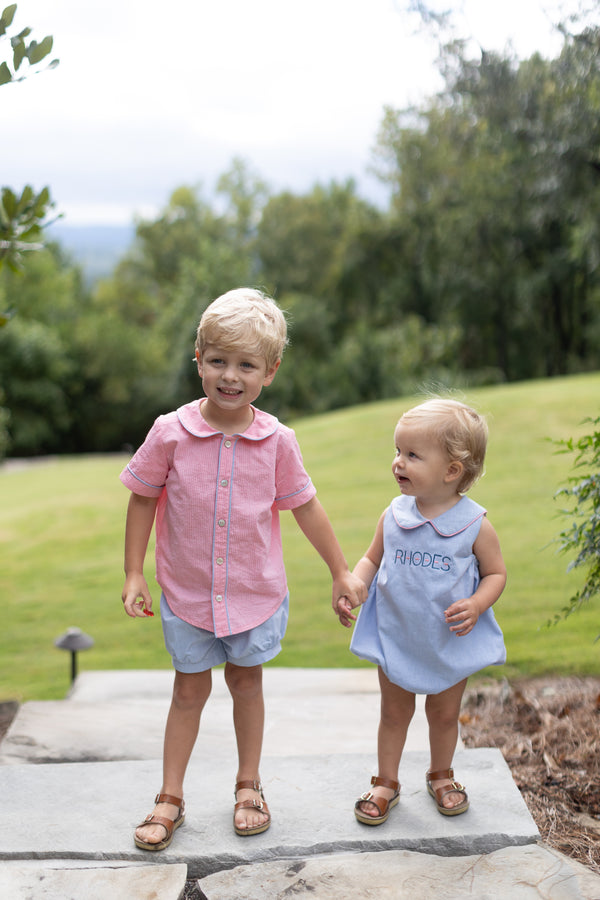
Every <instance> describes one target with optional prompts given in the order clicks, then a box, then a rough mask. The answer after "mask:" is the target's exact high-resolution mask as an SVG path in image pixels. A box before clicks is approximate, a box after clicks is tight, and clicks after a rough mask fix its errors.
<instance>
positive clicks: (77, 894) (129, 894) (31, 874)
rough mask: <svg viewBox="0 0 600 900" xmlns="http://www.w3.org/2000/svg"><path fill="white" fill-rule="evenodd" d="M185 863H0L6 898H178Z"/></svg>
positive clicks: (0, 885)
mask: <svg viewBox="0 0 600 900" xmlns="http://www.w3.org/2000/svg"><path fill="white" fill-rule="evenodd" d="M186 878H187V866H185V865H181V864H175V865H170V866H168V865H152V866H149V865H145V866H132V865H127V866H120V865H115V864H113V865H111V866H110V867H108V866H105V865H100V866H99V865H89V864H88V865H86V864H85V863H83V864H79V865H74V864H73V863H72V861H70V860H55V861H54V862H53V864H52V863H50V862H45V863H39V862H2V863H0V897H4V898H6V900H68V898H81V900H83V898H85V900H109V898H111V900H151V898H156V900H159V898H160V900H179V898H180V897H182V896H183V892H184V890H185V883H186Z"/></svg>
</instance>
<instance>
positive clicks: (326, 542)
mask: <svg viewBox="0 0 600 900" xmlns="http://www.w3.org/2000/svg"><path fill="white" fill-rule="evenodd" d="M292 512H293V514H294V518H295V519H296V522H297V523H298V525H299V526H300V529H301V530H302V532H303V533H304V534H305V535H306V537H307V538H308V540H309V541H310V542H311V544H312V545H313V547H314V548H315V550H316V551H317V552H318V554H319V555H320V556H321V557H322V559H323V560H324V561H325V562H326V563H327V566H328V568H329V571H330V572H331V577H332V579H333V589H332V596H333V604H334V608H335V603H336V602H337V601H338V600H339V599H340V598H341V597H346V598H347V599H348V600H349V602H350V604H351V608H353V607H355V606H359V605H360V604H361V603H364V601H365V600H366V597H367V589H366V587H365V585H364V583H363V582H362V581H361V580H360V579H359V578H357V577H356V576H355V575H353V574H352V573H351V572H350V569H349V568H348V563H347V562H346V560H345V558H344V554H343V553H342V548H341V547H340V545H339V543H338V540H337V538H336V536H335V534H334V531H333V528H332V526H331V522H330V521H329V519H328V518H327V513H326V512H325V510H324V509H323V507H322V506H321V503H320V502H319V500H317V498H316V497H313V498H312V499H311V500H309V501H308V503H304V504H303V505H302V506H298V507H297V508H296V509H293V510H292ZM348 624H350V623H348Z"/></svg>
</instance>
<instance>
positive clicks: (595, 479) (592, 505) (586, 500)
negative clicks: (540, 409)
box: [553, 417, 600, 640]
mask: <svg viewBox="0 0 600 900" xmlns="http://www.w3.org/2000/svg"><path fill="white" fill-rule="evenodd" d="M583 424H584V425H586V424H587V425H589V424H591V425H592V426H596V427H595V430H594V431H592V432H591V433H590V434H585V435H583V436H582V437H580V438H577V439H573V438H568V439H567V440H558V441H555V443H556V444H557V445H558V446H559V447H560V448H561V450H560V451H559V452H561V453H574V454H575V460H574V463H573V467H574V468H575V469H578V470H579V469H581V470H582V471H581V473H580V474H578V475H575V476H572V477H571V478H569V484H568V487H563V488H561V489H560V490H559V491H558V493H557V494H556V496H557V497H567V498H569V500H571V501H572V506H571V508H570V509H568V510H565V511H564V513H563V514H564V515H565V516H568V517H569V518H570V520H571V525H570V527H568V528H566V529H565V530H563V531H562V532H561V533H560V534H559V536H558V537H557V539H556V540H557V541H558V542H559V545H560V552H561V553H575V554H576V556H575V558H574V559H573V560H572V561H571V562H570V563H569V566H568V569H567V571H571V570H572V569H577V568H581V567H582V568H584V569H587V574H586V577H585V581H584V583H583V586H582V587H581V588H580V589H579V590H577V591H576V592H575V593H574V594H573V596H572V597H570V599H569V601H568V603H567V605H566V606H564V607H563V609H562V613H560V614H558V615H556V616H555V617H554V620H553V621H554V624H556V622H558V621H560V620H561V619H563V618H567V617H568V616H570V615H571V614H572V613H574V612H576V611H578V610H580V609H581V607H582V606H583V604H585V603H588V602H589V601H590V600H592V599H593V598H594V597H597V596H598V595H599V594H600V417H598V418H596V419H590V418H588V419H585V420H584V423H583ZM598 639H600V635H598V637H597V638H596V640H598Z"/></svg>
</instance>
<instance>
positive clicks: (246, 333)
mask: <svg viewBox="0 0 600 900" xmlns="http://www.w3.org/2000/svg"><path fill="white" fill-rule="evenodd" d="M207 344H216V345H217V346H218V347H221V348H222V349H223V350H236V351H239V350H245V351H246V352H247V353H251V354H252V355H253V356H261V357H263V358H264V360H265V362H266V364H267V370H269V369H272V368H273V366H274V365H275V364H276V363H277V360H279V359H281V356H282V354H283V351H284V349H285V346H286V344H287V323H286V320H285V316H284V314H283V312H282V311H281V310H280V308H279V307H278V306H277V304H276V303H275V301H274V300H272V299H271V298H270V297H267V296H266V295H265V294H263V293H262V292H261V291H257V290H254V289H253V288H236V289H235V290H233V291H228V292H227V293H226V294H223V295H222V296H221V297H217V299H216V300H213V302H212V303H211V304H210V306H208V307H207V308H206V309H205V311H204V313H203V314H202V318H201V319H200V324H199V325H198V331H197V334H196V350H197V351H198V352H199V354H200V356H201V357H202V354H203V352H204V349H205V347H206V346H207Z"/></svg>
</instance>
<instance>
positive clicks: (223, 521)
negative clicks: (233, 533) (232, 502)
mask: <svg viewBox="0 0 600 900" xmlns="http://www.w3.org/2000/svg"><path fill="white" fill-rule="evenodd" d="M219 525H220V526H221V528H223V527H224V526H225V519H219Z"/></svg>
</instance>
